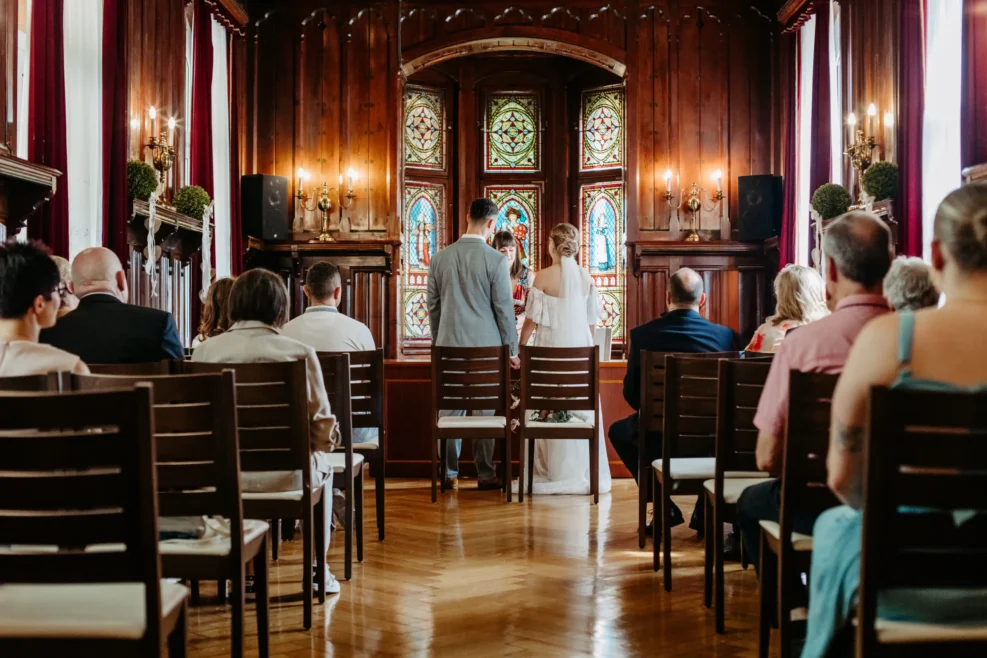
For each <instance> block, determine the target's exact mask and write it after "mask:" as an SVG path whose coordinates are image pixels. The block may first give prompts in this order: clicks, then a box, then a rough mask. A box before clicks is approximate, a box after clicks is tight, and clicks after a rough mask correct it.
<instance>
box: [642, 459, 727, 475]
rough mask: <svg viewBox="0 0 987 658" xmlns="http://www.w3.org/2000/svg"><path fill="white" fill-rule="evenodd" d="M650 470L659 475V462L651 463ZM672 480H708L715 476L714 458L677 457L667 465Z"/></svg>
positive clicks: (658, 460)
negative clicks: (652, 469)
mask: <svg viewBox="0 0 987 658" xmlns="http://www.w3.org/2000/svg"><path fill="white" fill-rule="evenodd" d="M651 466H652V468H654V469H655V470H656V471H658V473H659V474H660V473H661V466H662V464H661V460H660V459H656V460H654V461H653V462H651ZM669 471H671V474H672V478H673V479H675V480H708V479H710V478H711V477H713V476H714V475H716V459H715V458H714V457H679V458H677V459H673V460H672V463H671V464H669Z"/></svg>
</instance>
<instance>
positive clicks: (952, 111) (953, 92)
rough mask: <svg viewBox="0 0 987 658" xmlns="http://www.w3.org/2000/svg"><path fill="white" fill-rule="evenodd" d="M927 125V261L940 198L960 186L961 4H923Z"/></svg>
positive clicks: (931, 0)
mask: <svg viewBox="0 0 987 658" xmlns="http://www.w3.org/2000/svg"><path fill="white" fill-rule="evenodd" d="M927 2H928V5H927V10H928V15H927V16H926V25H927V30H928V32H927V34H926V51H925V53H926V54H925V57H926V61H925V70H926V71H928V72H929V75H927V76H926V80H925V121H924V124H923V131H924V132H923V138H922V242H923V245H922V247H923V248H922V255H923V256H924V257H925V259H926V260H928V259H929V256H930V253H929V252H930V249H931V244H932V225H933V221H934V220H935V216H936V208H938V207H939V204H940V203H941V202H942V200H943V198H944V197H945V196H946V195H947V194H949V193H950V192H951V191H952V190H954V189H955V188H957V187H959V184H960V170H961V153H960V151H961V145H960V104H961V102H962V96H961V89H962V85H963V79H962V71H963V64H962V59H963V55H962V47H963V2H962V0H927Z"/></svg>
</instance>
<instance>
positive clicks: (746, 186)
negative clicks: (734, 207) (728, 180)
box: [737, 174, 784, 242]
mask: <svg viewBox="0 0 987 658" xmlns="http://www.w3.org/2000/svg"><path fill="white" fill-rule="evenodd" d="M737 192H738V194H739V195H740V197H739V204H740V240H741V241H742V242H758V241H761V240H767V239H768V238H773V237H775V236H777V235H781V211H782V203H784V202H783V198H784V195H783V193H782V184H781V176H772V175H771V174H761V175H759V176H740V177H738V179H737Z"/></svg>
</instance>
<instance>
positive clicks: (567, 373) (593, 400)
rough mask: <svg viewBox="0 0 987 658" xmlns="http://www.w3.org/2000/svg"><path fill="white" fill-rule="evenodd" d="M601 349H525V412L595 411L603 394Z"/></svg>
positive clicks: (522, 353) (523, 368)
mask: <svg viewBox="0 0 987 658" xmlns="http://www.w3.org/2000/svg"><path fill="white" fill-rule="evenodd" d="M599 353H600V347H599V346H598V345H593V346H590V347H529V346H527V345H523V346H521V413H522V417H523V416H524V414H525V412H526V411H527V410H536V409H537V410H539V411H591V412H593V417H594V418H595V417H596V412H597V409H598V408H599V395H600V354H599Z"/></svg>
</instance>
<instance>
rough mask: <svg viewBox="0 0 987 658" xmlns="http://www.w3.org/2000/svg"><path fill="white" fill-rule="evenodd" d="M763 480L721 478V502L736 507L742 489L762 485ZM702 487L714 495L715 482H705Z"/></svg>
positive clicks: (742, 491)
mask: <svg viewBox="0 0 987 658" xmlns="http://www.w3.org/2000/svg"><path fill="white" fill-rule="evenodd" d="M764 480H765V478H731V477H724V478H723V502H724V503H726V504H727V505H736V504H737V500H738V499H739V498H740V494H742V493H744V489H746V488H747V487H752V486H754V485H755V484H763V483H764ZM703 487H705V488H706V491H708V492H710V493H716V480H706V481H705V482H703Z"/></svg>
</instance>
